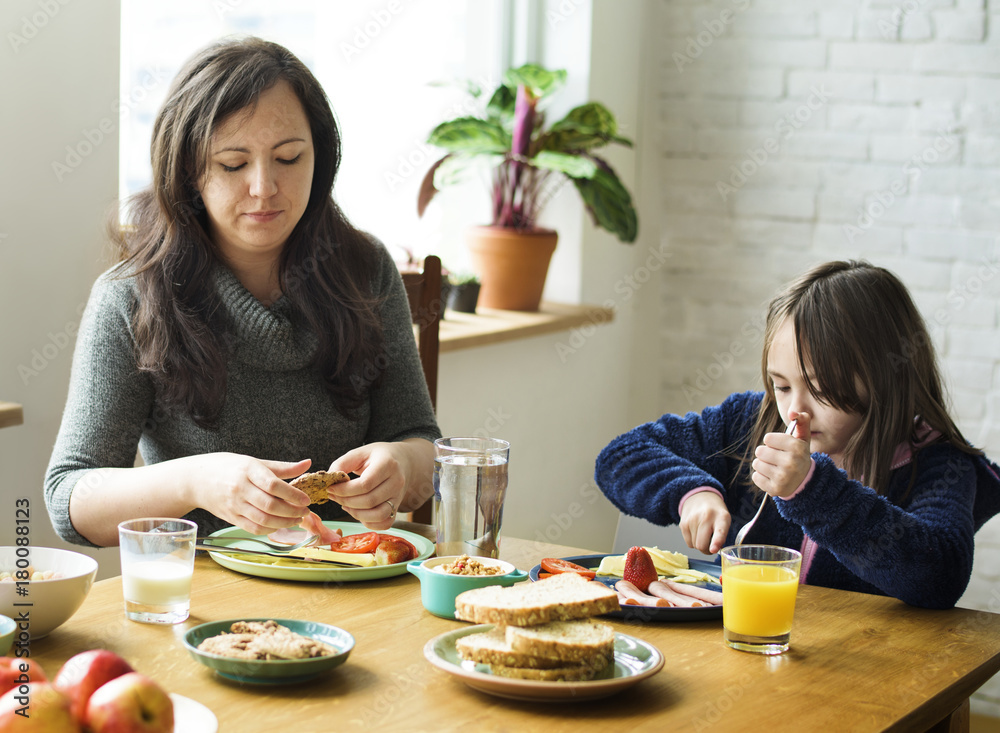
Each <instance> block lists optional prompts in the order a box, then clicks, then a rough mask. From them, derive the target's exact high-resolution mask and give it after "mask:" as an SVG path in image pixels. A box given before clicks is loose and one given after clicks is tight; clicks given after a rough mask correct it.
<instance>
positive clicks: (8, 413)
mask: <svg viewBox="0 0 1000 733" xmlns="http://www.w3.org/2000/svg"><path fill="white" fill-rule="evenodd" d="M23 422H24V410H23V409H22V408H21V406H20V405H18V404H16V403H14V402H0V428H6V427H10V426H11V425H20V424H22V423H23Z"/></svg>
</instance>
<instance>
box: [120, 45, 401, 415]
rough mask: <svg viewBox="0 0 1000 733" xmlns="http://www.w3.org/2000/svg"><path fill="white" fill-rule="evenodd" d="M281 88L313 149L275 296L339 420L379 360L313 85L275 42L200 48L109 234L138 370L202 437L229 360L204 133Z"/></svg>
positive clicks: (358, 249)
mask: <svg viewBox="0 0 1000 733" xmlns="http://www.w3.org/2000/svg"><path fill="white" fill-rule="evenodd" d="M279 82H285V83H287V84H288V85H289V86H290V87H291V88H292V90H293V91H294V92H295V94H296V96H297V97H298V98H299V101H300V102H301V103H302V107H303V108H304V110H305V114H306V117H307V118H308V120H309V125H310V129H311V132H312V138H313V146H314V149H315V165H314V173H313V181H312V190H311V192H310V196H309V202H308V204H307V206H306V209H305V212H304V213H303V215H302V218H301V219H300V220H299V222H298V224H297V225H296V226H295V228H294V229H293V231H292V233H291V235H290V236H289V238H288V241H287V242H286V244H285V246H284V248H283V250H282V255H281V261H280V263H279V277H280V284H281V289H282V292H283V294H284V297H285V298H288V299H290V301H291V303H292V304H293V306H294V307H295V309H296V311H297V312H298V313H300V314H301V315H302V317H303V318H304V319H305V321H306V322H307V323H308V325H309V328H310V329H312V331H314V332H315V333H316V334H317V336H318V337H319V339H318V340H319V350H318V353H317V354H316V357H315V362H314V366H315V367H316V368H317V369H318V370H319V373H320V374H322V375H323V378H324V380H325V382H326V386H327V389H328V391H329V392H330V394H331V395H332V397H333V399H334V401H335V402H336V404H337V405H338V407H339V408H340V409H341V410H344V411H350V410H351V409H354V408H356V407H358V406H359V405H360V404H361V402H362V401H363V399H364V396H365V395H364V393H363V391H361V390H359V389H358V388H357V385H358V384H365V385H370V384H372V379H371V375H370V374H366V375H362V372H363V369H362V365H364V364H378V363H380V360H379V356H380V354H381V351H382V327H381V322H380V320H379V317H378V312H377V307H378V303H377V301H376V299H375V297H374V296H373V294H372V288H371V283H372V281H373V279H374V278H375V276H376V268H377V253H376V250H375V246H374V244H373V243H372V242H371V241H370V240H369V239H368V237H367V236H366V235H365V234H364V233H362V232H360V231H359V230H357V229H355V228H354V227H353V226H352V225H351V224H350V222H348V220H347V218H346V217H345V216H344V214H343V213H342V212H341V211H340V208H339V207H338V206H337V204H336V203H335V202H334V200H333V198H332V195H331V194H332V189H333V183H334V179H335V177H336V175H337V170H338V168H339V166H340V150H341V147H340V145H341V141H340V132H339V130H338V128H337V123H336V120H335V119H334V116H333V112H332V110H331V108H330V104H329V101H328V100H327V98H326V94H325V93H324V91H323V88H322V87H321V86H320V84H319V82H318V81H316V79H315V77H314V76H313V75H312V73H311V72H310V71H309V69H307V68H306V67H305V65H304V64H302V62H301V61H299V60H298V59H297V58H296V57H295V56H294V55H293V54H292V53H291V52H289V51H288V50H287V49H285V48H284V47H282V46H279V45H278V44H276V43H271V42H268V41H264V40H261V39H259V38H247V39H240V40H229V41H224V42H220V43H215V44H212V45H210V46H208V47H207V48H205V49H203V50H202V51H200V52H199V53H197V54H195V56H194V57H192V58H191V59H190V60H189V61H188V62H187V64H185V66H184V67H183V68H182V69H181V71H180V72H179V73H178V75H177V77H176V78H175V79H174V81H173V83H172V85H171V87H170V90H169V92H168V94H167V99H166V101H165V102H164V104H163V106H162V108H161V109H160V111H159V113H158V115H157V117H156V122H155V124H154V127H153V139H152V144H151V146H150V153H151V158H152V166H153V181H152V184H151V185H150V187H149V188H147V189H145V190H144V191H142V192H140V193H138V194H136V195H135V196H133V197H131V198H130V199H129V201H128V206H127V216H126V221H125V223H124V225H123V226H118V225H116V224H115V225H112V226H111V236H112V240H113V242H114V243H115V244H116V245H117V247H118V250H119V259H120V260H121V266H120V268H119V271H120V272H121V273H122V274H124V275H128V276H134V277H135V278H136V281H137V287H138V306H137V308H136V311H135V313H134V315H133V327H134V330H135V339H136V342H137V350H138V355H137V356H138V362H139V368H140V369H141V370H143V371H145V372H148V373H149V374H150V375H151V376H152V378H153V380H154V383H155V384H156V387H157V393H158V397H159V399H160V400H161V402H162V403H163V404H164V405H165V406H167V407H169V408H176V409H181V410H183V411H185V412H186V413H187V414H189V415H190V416H191V418H192V419H193V420H194V421H195V422H196V423H197V424H199V425H201V426H211V425H213V424H214V423H215V421H216V420H217V419H218V416H219V412H220V410H221V409H222V404H223V402H224V400H225V391H226V384H225V377H226V350H227V349H226V343H225V340H226V335H225V334H226V324H225V323H224V322H221V321H220V320H219V319H220V318H221V315H220V314H221V309H220V308H219V305H220V304H219V303H218V299H217V296H216V294H215V292H214V290H213V287H212V281H211V278H210V276H209V274H210V271H211V269H212V267H213V266H214V265H215V263H216V262H217V261H218V254H217V251H216V248H215V247H214V245H213V244H212V241H211V239H210V238H209V236H208V233H207V232H208V228H207V217H206V213H205V209H204V205H203V204H202V202H201V199H200V196H199V195H198V191H197V188H196V182H197V181H198V179H199V178H200V176H201V174H202V173H203V172H204V171H205V168H206V165H207V162H208V159H209V149H210V142H211V136H212V132H213V131H214V130H215V129H216V128H217V127H218V126H219V125H220V124H221V123H222V122H224V121H225V120H226V119H227V118H229V117H231V116H232V115H234V114H241V113H246V112H252V111H253V109H254V108H255V105H256V104H257V100H258V99H259V98H260V95H261V94H262V93H263V92H264V91H266V90H268V89H270V88H271V87H273V86H274V85H275V84H277V83H279ZM276 295H277V294H276ZM352 377H353V379H352ZM362 377H364V378H362Z"/></svg>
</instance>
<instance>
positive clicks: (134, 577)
mask: <svg viewBox="0 0 1000 733" xmlns="http://www.w3.org/2000/svg"><path fill="white" fill-rule="evenodd" d="M197 534H198V525H197V524H195V523H194V522H189V521H188V520H186V519H170V518H165V517H153V518H149V519H130V520H128V521H126V522H122V523H121V524H119V525H118V541H119V542H118V544H119V549H120V551H121V560H122V592H123V594H124V596H125V615H126V616H127V617H128V618H130V619H132V620H133V621H141V622H143V623H147V624H178V623H180V622H181V621H184V620H185V619H186V618H187V617H188V614H189V613H190V609H191V575H192V573H193V571H194V545H195V536H196V535H197Z"/></svg>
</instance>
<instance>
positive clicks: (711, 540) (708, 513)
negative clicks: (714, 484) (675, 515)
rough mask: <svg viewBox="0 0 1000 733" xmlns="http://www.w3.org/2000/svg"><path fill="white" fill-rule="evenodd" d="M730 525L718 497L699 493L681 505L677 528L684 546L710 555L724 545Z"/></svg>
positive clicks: (713, 494) (706, 492)
mask: <svg viewBox="0 0 1000 733" xmlns="http://www.w3.org/2000/svg"><path fill="white" fill-rule="evenodd" d="M731 522H732V517H730V516H729V510H728V509H726V502H724V501H723V500H722V497H721V496H719V495H718V494H716V493H715V492H714V491H699V492H698V493H697V494H692V495H691V496H689V497H688V498H687V500H686V501H685V502H684V507H683V508H682V509H681V521H680V525H679V526H680V528H681V534H682V535H684V541H685V542H686V543H687V546H688V547H693V548H695V549H696V550H700V551H701V552H703V553H705V554H706V555H714V554H715V553H717V552H718V551H719V550H721V549H722V546H723V545H724V544H725V542H726V535H727V534H729V525H730V523H731Z"/></svg>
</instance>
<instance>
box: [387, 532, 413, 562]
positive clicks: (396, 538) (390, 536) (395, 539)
mask: <svg viewBox="0 0 1000 733" xmlns="http://www.w3.org/2000/svg"><path fill="white" fill-rule="evenodd" d="M382 540H392V541H393V542H402V543H403V544H404V545H406V546H407V547H409V548H410V557H416V556H417V555H419V554H420V553H419V552H417V547H416V545H414V544H413V543H412V542H410V541H409V540H404V539H403V538H402V537H399V536H398V535H394V534H382V533H379V536H378V541H379V542H381V541H382Z"/></svg>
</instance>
